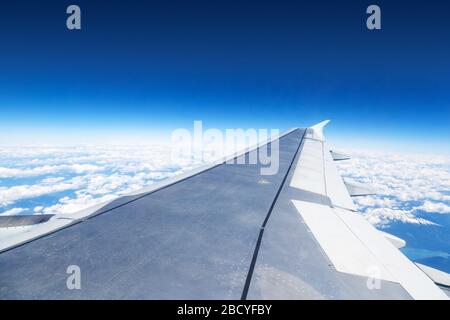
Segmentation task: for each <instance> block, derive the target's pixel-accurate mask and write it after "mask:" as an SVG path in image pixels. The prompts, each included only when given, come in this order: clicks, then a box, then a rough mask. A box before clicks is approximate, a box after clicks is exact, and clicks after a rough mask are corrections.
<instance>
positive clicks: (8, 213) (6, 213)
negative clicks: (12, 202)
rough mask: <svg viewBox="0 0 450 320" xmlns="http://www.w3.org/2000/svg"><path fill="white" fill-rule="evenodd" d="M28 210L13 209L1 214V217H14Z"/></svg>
mask: <svg viewBox="0 0 450 320" xmlns="http://www.w3.org/2000/svg"><path fill="white" fill-rule="evenodd" d="M27 210H28V209H25V208H13V209H9V210H7V211H5V212H2V213H0V215H2V216H14V215H16V214H19V213H22V212H24V211H27Z"/></svg>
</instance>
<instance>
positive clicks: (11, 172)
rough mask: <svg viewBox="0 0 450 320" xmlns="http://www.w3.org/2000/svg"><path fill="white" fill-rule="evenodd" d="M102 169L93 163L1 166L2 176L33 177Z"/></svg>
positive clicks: (0, 173)
mask: <svg viewBox="0 0 450 320" xmlns="http://www.w3.org/2000/svg"><path fill="white" fill-rule="evenodd" d="M101 170H103V168H102V167H100V166H97V165H92V164H72V165H58V166H48V165H46V166H41V167H35V168H27V169H20V168H6V167H0V178H13V177H33V176H41V175H46V174H54V173H57V172H61V171H72V172H75V173H84V172H93V171H101Z"/></svg>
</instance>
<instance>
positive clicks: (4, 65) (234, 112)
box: [0, 0, 450, 154]
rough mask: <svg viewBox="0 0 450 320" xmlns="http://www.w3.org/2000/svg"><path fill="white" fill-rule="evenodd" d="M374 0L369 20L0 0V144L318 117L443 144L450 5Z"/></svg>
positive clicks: (236, 6)
mask: <svg viewBox="0 0 450 320" xmlns="http://www.w3.org/2000/svg"><path fill="white" fill-rule="evenodd" d="M311 2H312V1H311ZM73 3H76V4H78V5H79V6H80V7H81V10H82V30H81V31H68V30H67V29H66V27H65V19H66V14H65V9H66V7H67V6H68V5H69V4H73ZM376 3H377V4H378V5H379V6H380V7H381V10H382V28H383V29H382V30H380V31H369V30H367V29H366V27H365V22H366V16H367V15H366V14H365V10H366V8H367V6H368V5H370V4H372V3H369V2H367V1H354V0H353V1H350V0H344V1H314V2H313V3H310V4H306V3H303V2H302V1H258V2H250V1H222V0H218V1H197V0H189V1H170V0H169V1H168V0H165V1H126V2H124V1H111V0H109V1H81V0H80V1H75V2H74V1H70V2H69V1H62V0H58V1H57V0H54V1H49V0H47V1H39V3H37V2H29V1H14V2H10V3H8V4H7V3H5V4H2V8H1V11H0V39H1V41H0V57H1V59H0V70H1V72H0V137H1V138H0V143H13V144H14V143H17V144H25V143H53V142H67V143H72V142H73V143H76V142H80V143H86V142H92V143H95V142H97V141H100V140H102V139H103V140H105V139H106V140H108V139H110V140H111V141H117V138H118V137H123V138H124V140H126V139H125V138H127V137H128V138H129V139H130V140H131V139H134V140H136V139H144V138H143V137H144V136H149V135H150V136H165V135H168V134H169V133H170V132H171V131H172V130H173V129H176V128H178V127H186V128H190V127H191V126H192V122H193V121H194V120H203V122H204V124H205V126H207V127H208V126H209V127H218V128H235V127H243V128H248V127H254V128H280V129H286V128H290V127H294V126H306V125H309V124H313V123H315V122H318V121H321V120H323V119H328V118H329V119H332V120H333V125H332V126H330V129H329V131H328V133H327V134H328V136H329V137H333V139H334V140H335V141H336V142H337V143H338V144H343V145H345V144H348V145H351V146H352V145H353V146H361V147H364V146H372V145H373V146H379V147H389V148H392V149H395V148H398V149H411V150H427V151H433V152H436V153H449V154H450V151H449V150H448V149H449V148H448V140H449V138H450V129H449V126H448V123H449V119H450V117H449V116H450V59H448V57H449V56H450V42H449V41H448V39H449V38H450V37H449V33H450V4H448V3H446V2H444V1H377V2H376ZM430 141H431V142H430Z"/></svg>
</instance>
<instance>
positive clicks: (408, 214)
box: [337, 151, 450, 225]
mask: <svg viewBox="0 0 450 320" xmlns="http://www.w3.org/2000/svg"><path fill="white" fill-rule="evenodd" d="M346 153H347V154H351V155H352V159H351V160H348V161H340V162H337V164H338V168H339V170H340V172H341V174H342V175H343V176H344V177H346V178H350V179H354V180H357V181H360V182H362V183H366V184H368V185H371V186H373V187H374V188H375V190H377V195H376V196H371V197H362V198H355V199H354V200H355V203H356V204H357V205H358V206H359V210H360V211H361V212H362V213H363V214H364V216H365V217H366V218H367V219H368V220H369V221H370V222H371V223H373V224H375V225H385V224H388V223H390V222H392V221H401V222H404V223H421V224H432V222H430V221H428V220H425V219H423V218H420V217H418V216H417V215H418V214H419V211H424V212H427V213H431V214H433V213H450V204H449V201H450V194H449V192H448V191H449V190H450V158H449V157H445V156H424V155H401V154H393V153H385V152H374V151H366V152H355V151H353V152H352V151H347V152H346Z"/></svg>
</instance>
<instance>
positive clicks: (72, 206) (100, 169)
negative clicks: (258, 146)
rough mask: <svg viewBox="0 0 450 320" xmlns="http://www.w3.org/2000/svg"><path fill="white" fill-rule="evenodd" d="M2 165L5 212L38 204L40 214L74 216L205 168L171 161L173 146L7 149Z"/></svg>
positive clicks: (0, 151) (0, 156)
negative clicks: (75, 213) (110, 200)
mask: <svg viewBox="0 0 450 320" xmlns="http://www.w3.org/2000/svg"><path fill="white" fill-rule="evenodd" d="M0 163H1V165H2V166H1V167H0V177H1V180H0V207H1V206H3V207H5V206H11V205H14V204H16V203H18V202H20V206H22V205H26V204H24V201H25V200H29V199H32V203H33V206H32V207H30V208H28V209H29V210H31V211H34V212H35V213H41V212H52V213H67V212H74V210H78V209H80V208H85V207H86V206H92V205H95V204H98V203H99V201H106V200H107V199H110V198H111V197H117V196H121V195H124V194H127V193H130V192H134V191H137V190H139V189H141V188H143V187H145V186H148V185H150V184H153V183H155V182H157V181H160V180H162V179H165V178H168V177H171V176H174V175H177V174H180V173H182V172H185V171H187V170H191V169H192V168H194V167H197V166H199V165H202V164H203V162H199V161H196V160H194V159H192V158H181V159H178V161H177V162H174V161H171V148H170V145H149V146H78V147H41V148H25V147H23V148H21V147H8V148H6V147H4V148H0ZM33 177H38V178H39V179H35V178H33ZM18 178H19V179H18ZM20 178H27V179H25V180H20ZM23 181H26V182H27V183H23V184H20V182H23ZM2 182H7V183H6V185H3V186H2ZM59 193H62V194H63V196H60V197H59V199H58V198H56V195H59ZM25 203H28V202H25ZM30 203H31V202H30ZM17 206H19V205H17Z"/></svg>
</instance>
